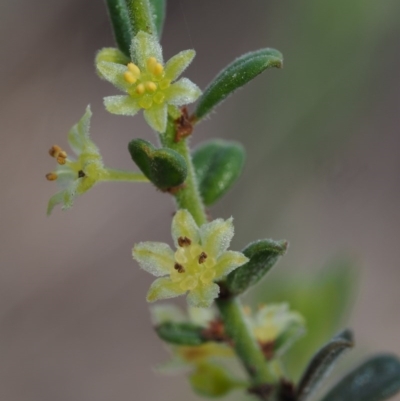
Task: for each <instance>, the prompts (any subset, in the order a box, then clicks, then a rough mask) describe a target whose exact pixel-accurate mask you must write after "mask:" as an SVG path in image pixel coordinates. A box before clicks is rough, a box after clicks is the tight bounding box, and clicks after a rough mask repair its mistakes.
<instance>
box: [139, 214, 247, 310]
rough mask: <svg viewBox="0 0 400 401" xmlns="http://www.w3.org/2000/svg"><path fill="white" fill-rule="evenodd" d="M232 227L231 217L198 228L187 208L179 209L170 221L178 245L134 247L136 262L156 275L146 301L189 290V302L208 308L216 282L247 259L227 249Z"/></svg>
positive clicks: (176, 294) (143, 244) (157, 243)
mask: <svg viewBox="0 0 400 401" xmlns="http://www.w3.org/2000/svg"><path fill="white" fill-rule="evenodd" d="M233 233H234V229H233V224H232V218H230V219H228V220H226V221H224V220H222V219H216V220H214V221H212V222H210V223H207V224H204V225H202V226H201V227H198V226H197V224H196V223H195V221H194V219H193V217H192V215H191V214H190V213H189V212H188V211H187V210H178V212H177V213H176V214H175V216H174V218H173V220H172V237H173V239H174V243H175V246H176V248H177V250H176V252H174V251H173V250H172V249H171V248H170V247H169V245H167V244H164V243H159V242H142V243H139V244H137V245H135V247H134V248H133V257H134V259H136V260H137V261H138V263H139V265H140V266H141V267H142V268H143V269H144V270H146V271H148V272H149V273H151V274H153V275H154V276H159V277H160V276H168V277H161V278H158V279H157V280H156V281H155V282H154V283H153V284H152V286H151V287H150V290H149V292H148V294H147V300H148V301H149V302H154V301H156V300H159V299H166V298H172V297H176V296H179V295H183V294H185V293H186V292H189V295H188V297H187V300H188V303H189V304H190V305H192V306H197V307H208V306H210V305H211V303H212V302H213V300H214V299H215V298H216V297H217V296H218V294H219V286H218V285H217V284H216V283H215V281H218V280H220V279H221V278H222V277H224V276H226V275H227V274H228V273H230V272H231V271H233V270H234V269H236V268H237V267H239V266H241V265H243V264H244V263H246V262H247V261H248V258H247V257H246V256H244V255H243V254H242V253H240V252H234V251H227V249H228V247H229V244H230V242H231V239H232V237H233Z"/></svg>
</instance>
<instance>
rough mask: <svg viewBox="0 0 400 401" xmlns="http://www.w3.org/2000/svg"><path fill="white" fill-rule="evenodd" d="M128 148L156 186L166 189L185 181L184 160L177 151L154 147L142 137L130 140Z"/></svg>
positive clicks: (185, 169) (134, 159)
mask: <svg viewBox="0 0 400 401" xmlns="http://www.w3.org/2000/svg"><path fill="white" fill-rule="evenodd" d="M128 149H129V153H130V154H131V157H132V160H133V161H134V162H135V163H136V164H137V166H138V167H139V168H140V170H142V172H143V174H144V175H145V176H146V177H147V178H148V179H149V180H150V181H151V182H152V183H153V184H154V185H155V186H156V187H157V188H160V189H162V190H168V189H170V188H173V187H177V186H179V185H181V184H183V182H184V181H185V179H186V176H187V167H186V161H185V159H184V158H183V157H182V156H181V155H180V154H179V153H178V152H175V151H174V150H172V149H166V148H161V149H156V148H155V147H154V146H153V145H152V144H151V143H150V142H147V141H145V140H144V139H134V140H132V141H131V142H129V145H128Z"/></svg>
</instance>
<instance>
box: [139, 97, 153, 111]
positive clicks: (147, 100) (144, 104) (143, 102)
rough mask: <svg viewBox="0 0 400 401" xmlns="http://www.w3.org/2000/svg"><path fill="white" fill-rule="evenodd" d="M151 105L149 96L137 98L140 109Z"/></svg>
mask: <svg viewBox="0 0 400 401" xmlns="http://www.w3.org/2000/svg"><path fill="white" fill-rule="evenodd" d="M152 105H153V101H152V100H151V98H150V97H147V96H144V97H142V98H141V99H140V100H139V106H140V107H141V108H142V109H149V108H150V107H151V106H152Z"/></svg>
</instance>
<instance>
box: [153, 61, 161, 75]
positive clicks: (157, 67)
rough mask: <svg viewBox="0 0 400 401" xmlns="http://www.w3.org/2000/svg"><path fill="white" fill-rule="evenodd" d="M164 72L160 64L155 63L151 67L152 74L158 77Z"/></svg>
mask: <svg viewBox="0 0 400 401" xmlns="http://www.w3.org/2000/svg"><path fill="white" fill-rule="evenodd" d="M163 72H164V67H163V66H162V64H160V63H157V64H156V65H155V66H154V67H153V74H154V75H157V76H160V75H161V74H162V73H163Z"/></svg>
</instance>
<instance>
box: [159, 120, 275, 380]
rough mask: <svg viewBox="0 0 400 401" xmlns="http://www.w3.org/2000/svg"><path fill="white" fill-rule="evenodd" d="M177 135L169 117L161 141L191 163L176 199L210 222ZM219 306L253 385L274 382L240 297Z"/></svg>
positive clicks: (187, 153)
mask: <svg viewBox="0 0 400 401" xmlns="http://www.w3.org/2000/svg"><path fill="white" fill-rule="evenodd" d="M175 136H176V126H175V123H174V120H173V119H172V118H171V117H170V118H169V120H168V126H167V131H166V132H165V133H164V134H162V135H160V140H161V143H162V145H163V146H165V147H169V148H171V149H173V150H175V151H176V152H178V153H180V154H181V155H182V156H183V157H184V158H185V160H186V163H187V167H188V178H187V180H186V182H185V187H184V188H182V189H180V190H179V191H178V192H177V193H176V194H175V199H176V203H177V204H178V207H179V208H182V209H187V210H189V212H190V213H191V214H192V216H193V218H194V219H195V221H196V223H197V224H198V225H202V224H204V223H206V222H207V216H206V213H205V209H204V204H203V201H202V199H201V196H200V192H199V189H198V184H197V179H196V176H195V172H194V167H193V163H192V158H191V155H190V150H189V146H188V142H187V139H185V140H181V141H179V142H175ZM217 306H218V308H219V310H220V312H221V316H222V318H223V321H224V323H225V327H226V330H227V334H228V336H229V337H230V338H231V339H232V340H233V343H234V348H235V351H236V354H237V355H238V357H239V358H240V360H241V361H242V363H243V365H244V367H245V369H246V370H247V372H248V374H249V376H250V377H251V379H252V383H253V385H254V386H259V385H265V384H267V383H271V382H272V381H273V376H272V375H271V373H270V371H269V369H268V367H267V364H266V362H265V358H264V355H263V354H262V352H261V349H260V347H259V346H258V344H257V342H256V340H255V338H254V336H253V335H252V333H251V331H250V329H249V327H248V326H247V324H246V321H245V318H244V316H243V312H242V308H241V305H240V302H239V300H238V299H236V298H231V299H220V300H218V301H217Z"/></svg>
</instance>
